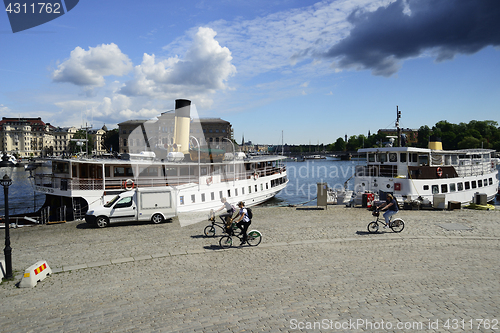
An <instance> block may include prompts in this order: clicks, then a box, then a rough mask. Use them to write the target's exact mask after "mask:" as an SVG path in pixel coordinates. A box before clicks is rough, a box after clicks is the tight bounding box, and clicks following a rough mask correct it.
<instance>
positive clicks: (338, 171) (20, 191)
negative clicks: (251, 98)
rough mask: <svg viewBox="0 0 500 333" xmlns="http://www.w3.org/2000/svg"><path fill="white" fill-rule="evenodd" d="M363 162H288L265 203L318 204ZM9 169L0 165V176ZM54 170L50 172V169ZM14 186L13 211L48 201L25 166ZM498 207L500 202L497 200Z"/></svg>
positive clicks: (15, 173) (1, 206)
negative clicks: (322, 191)
mask: <svg viewBox="0 0 500 333" xmlns="http://www.w3.org/2000/svg"><path fill="white" fill-rule="evenodd" d="M358 164H363V161H356V160H353V161H339V160H332V159H326V160H308V161H305V162H287V163H286V166H287V174H288V179H289V183H288V185H287V187H286V188H285V189H284V190H282V191H281V192H280V193H278V195H276V197H275V198H273V199H272V200H270V201H268V202H267V203H265V205H271V206H273V205H284V206H287V205H298V204H304V205H306V206H315V205H316V195H317V185H316V184H317V183H327V184H328V187H330V188H334V189H342V188H344V183H345V182H346V181H347V180H348V179H349V178H350V177H351V176H352V175H353V174H354V171H355V168H356V165H358ZM5 172H6V170H5V169H4V168H0V177H3V175H4V174H5ZM48 172H50V171H48ZM11 178H12V185H11V186H10V187H9V214H10V215H14V214H25V213H29V212H33V211H35V210H38V209H39V208H40V207H41V206H42V205H43V203H44V202H45V195H44V194H36V195H34V191H33V185H32V184H33V179H30V178H29V172H26V171H24V168H13V172H12V176H11ZM353 185H354V181H353V180H350V181H349V182H348V186H347V188H348V189H350V190H352V189H353ZM494 204H495V205H496V206H500V201H499V200H498V199H496V200H495V203H494ZM4 208H5V207H4V196H3V188H2V187H1V186H0V215H4Z"/></svg>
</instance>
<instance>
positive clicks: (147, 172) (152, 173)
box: [139, 167, 158, 177]
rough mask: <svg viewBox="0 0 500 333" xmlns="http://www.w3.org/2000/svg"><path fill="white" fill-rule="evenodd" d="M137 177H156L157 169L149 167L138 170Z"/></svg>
mask: <svg viewBox="0 0 500 333" xmlns="http://www.w3.org/2000/svg"><path fill="white" fill-rule="evenodd" d="M139 173H140V174H139V176H144V177H147V176H149V177H156V176H158V168H157V167H149V168H139Z"/></svg>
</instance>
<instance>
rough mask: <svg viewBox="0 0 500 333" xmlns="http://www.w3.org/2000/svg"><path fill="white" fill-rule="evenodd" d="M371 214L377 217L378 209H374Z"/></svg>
mask: <svg viewBox="0 0 500 333" xmlns="http://www.w3.org/2000/svg"><path fill="white" fill-rule="evenodd" d="M372 215H373V216H376V217H379V215H380V212H379V211H378V210H374V211H373V213H372Z"/></svg>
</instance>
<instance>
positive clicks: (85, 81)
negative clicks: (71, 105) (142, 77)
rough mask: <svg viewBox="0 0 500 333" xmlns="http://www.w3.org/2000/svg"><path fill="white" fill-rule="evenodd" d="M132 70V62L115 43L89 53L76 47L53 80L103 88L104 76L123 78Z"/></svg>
mask: <svg viewBox="0 0 500 333" xmlns="http://www.w3.org/2000/svg"><path fill="white" fill-rule="evenodd" d="M131 69H132V62H131V61H130V59H129V58H128V56H127V55H125V54H123V53H122V52H121V50H120V49H119V48H118V46H117V45H116V44H114V43H111V44H101V45H99V46H96V47H89V50H88V51H86V50H84V49H82V48H81V47H76V48H75V49H74V50H73V51H71V54H70V57H69V59H67V60H66V61H64V62H63V63H61V64H60V65H59V66H57V69H56V70H54V72H53V73H52V80H53V81H55V82H69V83H73V84H75V85H77V86H86V87H102V86H104V84H105V80H104V76H109V75H116V76H122V75H125V74H127V73H128V72H129V71H130V70H131Z"/></svg>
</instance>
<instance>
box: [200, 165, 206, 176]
mask: <svg viewBox="0 0 500 333" xmlns="http://www.w3.org/2000/svg"><path fill="white" fill-rule="evenodd" d="M200 172H201V175H200V176H205V175H207V167H202V168H200Z"/></svg>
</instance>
